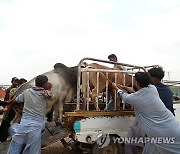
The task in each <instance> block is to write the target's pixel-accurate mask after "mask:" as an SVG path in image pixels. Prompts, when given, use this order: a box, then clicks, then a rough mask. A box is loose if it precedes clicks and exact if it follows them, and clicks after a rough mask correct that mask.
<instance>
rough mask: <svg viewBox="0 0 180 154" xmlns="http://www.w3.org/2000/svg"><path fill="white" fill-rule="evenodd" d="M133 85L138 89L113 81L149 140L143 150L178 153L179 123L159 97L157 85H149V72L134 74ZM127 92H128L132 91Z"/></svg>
mask: <svg viewBox="0 0 180 154" xmlns="http://www.w3.org/2000/svg"><path fill="white" fill-rule="evenodd" d="M135 86H136V88H137V92H134V91H133V89H132V88H130V87H125V86H121V85H116V84H115V83H113V87H114V88H115V89H116V90H118V92H117V93H118V95H119V96H120V97H122V99H123V100H124V102H127V103H129V104H131V105H132V106H134V110H135V118H136V122H137V125H138V128H139V129H140V131H141V133H142V134H145V135H146V136H147V138H148V139H149V140H146V142H144V144H145V146H144V149H143V153H144V154H159V153H160V154H161V153H162V154H170V153H171V154H179V153H180V125H179V123H178V122H177V121H176V119H175V117H174V115H173V114H172V113H171V112H170V111H169V110H168V109H167V108H166V107H165V105H164V103H163V102H162V100H161V99H160V98H159V94H158V91H157V89H156V87H155V86H154V85H150V75H149V73H147V72H138V73H136V74H135ZM121 89H122V90H121ZM127 92H131V94H128V93H127ZM153 138H157V141H154V142H153V140H152V139H153ZM162 138H168V139H169V140H170V142H165V141H166V140H163V139H162ZM160 140H161V141H160ZM163 141H164V142H163Z"/></svg>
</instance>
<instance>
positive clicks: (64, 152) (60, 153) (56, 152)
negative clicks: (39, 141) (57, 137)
mask: <svg viewBox="0 0 180 154" xmlns="http://www.w3.org/2000/svg"><path fill="white" fill-rule="evenodd" d="M81 153H82V152H81V151H79V150H68V149H65V148H64V147H63V145H62V143H61V142H60V141H57V142H55V143H52V144H50V145H48V146H46V147H44V148H42V149H41V154H81Z"/></svg>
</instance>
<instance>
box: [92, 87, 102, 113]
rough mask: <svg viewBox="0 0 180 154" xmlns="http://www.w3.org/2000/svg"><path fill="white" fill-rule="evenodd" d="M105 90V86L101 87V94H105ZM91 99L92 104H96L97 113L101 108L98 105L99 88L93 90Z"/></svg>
mask: <svg viewBox="0 0 180 154" xmlns="http://www.w3.org/2000/svg"><path fill="white" fill-rule="evenodd" d="M104 89H105V87H104V86H101V87H99V93H101V92H103V91H104ZM91 99H92V102H93V104H94V107H95V109H96V110H97V111H100V108H99V106H98V105H97V99H98V95H97V88H94V89H93V90H92V95H91Z"/></svg>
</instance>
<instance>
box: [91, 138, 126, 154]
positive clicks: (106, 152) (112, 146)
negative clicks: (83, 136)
mask: <svg viewBox="0 0 180 154" xmlns="http://www.w3.org/2000/svg"><path fill="white" fill-rule="evenodd" d="M92 154H124V146H123V145H122V144H120V143H114V141H113V138H112V136H110V143H109V145H107V146H105V147H103V148H100V147H99V146H98V144H97V143H94V144H93V147H92Z"/></svg>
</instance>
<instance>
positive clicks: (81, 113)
mask: <svg viewBox="0 0 180 154" xmlns="http://www.w3.org/2000/svg"><path fill="white" fill-rule="evenodd" d="M130 115H133V116H134V115H135V113H134V111H77V112H66V113H65V116H67V117H83V116H130Z"/></svg>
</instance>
